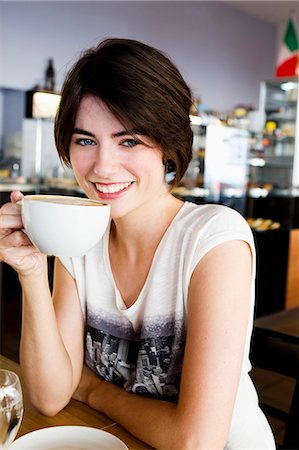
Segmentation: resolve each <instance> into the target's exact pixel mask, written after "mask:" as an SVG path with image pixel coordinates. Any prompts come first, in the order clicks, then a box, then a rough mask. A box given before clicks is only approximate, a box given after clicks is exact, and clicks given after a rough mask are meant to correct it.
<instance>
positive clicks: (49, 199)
mask: <svg viewBox="0 0 299 450" xmlns="http://www.w3.org/2000/svg"><path fill="white" fill-rule="evenodd" d="M28 197H29V199H30V200H33V201H37V202H43V203H55V204H59V205H75V206H104V204H103V203H101V202H99V201H96V200H91V199H88V198H86V199H83V198H80V197H67V196H56V195H33V196H28Z"/></svg>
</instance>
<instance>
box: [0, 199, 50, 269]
mask: <svg viewBox="0 0 299 450" xmlns="http://www.w3.org/2000/svg"><path fill="white" fill-rule="evenodd" d="M22 198H23V194H22V193H21V192H19V191H14V192H12V193H11V203H6V204H5V205H3V206H2V207H1V208H0V260H2V261H4V262H6V263H7V264H9V265H10V266H11V267H13V268H14V269H15V270H16V272H18V274H19V276H28V275H38V274H39V273H42V272H43V271H44V270H45V268H46V262H47V258H46V256H45V255H43V254H42V253H40V252H39V251H38V250H37V249H36V247H34V245H33V244H32V242H31V241H30V239H29V238H28V236H27V235H26V234H25V233H24V232H23V231H22V228H23V222H22V216H21V206H20V205H18V204H17V202H18V201H20V200H22Z"/></svg>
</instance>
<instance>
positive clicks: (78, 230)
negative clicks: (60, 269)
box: [19, 194, 110, 257]
mask: <svg viewBox="0 0 299 450" xmlns="http://www.w3.org/2000/svg"><path fill="white" fill-rule="evenodd" d="M19 203H20V204H21V205H22V220H23V224H24V228H25V232H26V234H27V235H28V237H29V239H30V240H31V241H32V243H33V244H34V245H35V246H36V247H37V248H38V249H39V250H40V251H41V252H42V253H44V254H46V255H54V256H70V257H71V256H82V255H84V254H86V253H87V252H88V250H90V249H91V248H92V247H94V246H95V245H96V244H97V242H99V240H100V239H101V237H102V236H103V234H104V232H105V230H106V228H107V225H108V223H109V217H110V205H105V204H103V203H101V202H100V201H97V200H91V199H87V198H81V197H68V196H64V195H39V194H38V195H26V196H24V197H23V198H22V200H21V201H20V202H19Z"/></svg>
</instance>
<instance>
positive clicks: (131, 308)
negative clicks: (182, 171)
mask: <svg viewBox="0 0 299 450" xmlns="http://www.w3.org/2000/svg"><path fill="white" fill-rule="evenodd" d="M187 203H188V202H184V203H183V205H182V206H181V208H180V209H179V210H178V212H177V213H176V215H175V216H174V218H173V219H172V221H171V223H170V225H169V226H168V228H167V229H166V231H165V233H164V235H163V236H162V239H161V240H160V242H159V244H158V247H157V249H156V251H155V254H154V257H153V260H152V263H151V266H150V269H149V272H148V274H147V277H146V280H145V282H144V285H143V286H142V288H141V290H140V292H139V295H138V297H137V299H136V300H135V302H134V303H133V304H132V305H131V306H129V307H127V306H126V304H125V302H124V300H123V298H122V296H121V293H120V291H119V289H118V287H117V285H116V282H115V279H114V275H113V272H112V268H111V264H110V256H109V236H110V229H111V223H112V221H110V223H109V227H108V229H107V232H106V233H105V236H104V245H103V251H104V263H105V268H106V271H107V274H108V276H109V278H110V281H111V283H112V284H113V288H114V292H115V298H116V306H117V308H118V310H119V311H121V312H123V313H130V312H132V311H134V310H135V309H137V308H138V307H139V305H140V304H141V303H142V301H143V298H144V292H145V291H146V287H147V285H148V282H149V280H150V278H151V273H152V270H153V267H154V266H155V260H156V259H157V258H158V256H159V253H160V252H161V249H162V247H163V245H164V241H165V240H166V239H167V236H168V234H169V233H170V230H171V229H172V228H173V226H174V225H175V223H176V222H177V221H178V220H179V218H180V216H181V214H182V213H183V211H184V210H185V209H186V207H187Z"/></svg>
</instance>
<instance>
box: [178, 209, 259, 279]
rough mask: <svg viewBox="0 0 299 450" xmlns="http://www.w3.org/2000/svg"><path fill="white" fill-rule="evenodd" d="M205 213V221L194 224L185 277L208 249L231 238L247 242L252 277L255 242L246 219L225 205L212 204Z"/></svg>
mask: <svg viewBox="0 0 299 450" xmlns="http://www.w3.org/2000/svg"><path fill="white" fill-rule="evenodd" d="M207 213H208V214H207V216H206V219H205V223H204V224H203V223H201V224H199V225H198V226H196V224H195V226H194V229H193V232H192V239H191V245H190V249H189V258H188V264H187V273H186V278H185V279H186V280H190V278H191V275H192V273H193V271H194V269H195V267H196V265H197V264H198V263H199V261H200V260H201V258H202V257H203V256H204V255H205V254H206V253H207V252H208V251H210V250H211V249H212V248H214V247H216V246H217V245H219V244H222V243H224V242H227V241H232V240H242V241H245V242H247V243H248V245H249V247H250V250H251V254H252V261H253V269H254V270H253V277H255V257H256V253H255V244H254V238H253V234H252V231H251V229H250V227H249V225H248V223H247V221H246V220H245V219H244V217H243V216H242V215H241V214H240V213H239V212H238V211H236V210H234V209H232V208H230V207H227V206H222V205H213V206H212V207H211V209H210V211H207Z"/></svg>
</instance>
